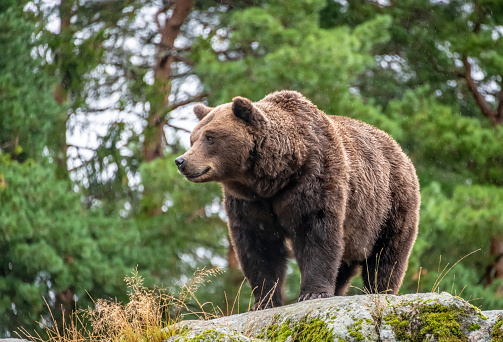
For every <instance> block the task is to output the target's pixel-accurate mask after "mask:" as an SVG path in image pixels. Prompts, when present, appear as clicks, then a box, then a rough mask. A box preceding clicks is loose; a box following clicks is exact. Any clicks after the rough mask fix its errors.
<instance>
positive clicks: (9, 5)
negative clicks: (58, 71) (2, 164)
mask: <svg viewBox="0 0 503 342" xmlns="http://www.w3.org/2000/svg"><path fill="white" fill-rule="evenodd" d="M25 4H26V1H10V0H7V1H2V3H1V4H0V46H2V53H1V54H0V113H1V115H0V151H2V150H3V151H7V152H8V153H10V154H11V155H12V156H13V157H14V158H16V159H19V160H24V159H26V158H28V157H31V158H39V157H40V156H41V155H42V152H43V149H44V147H45V146H47V145H48V144H50V141H49V140H48V136H47V132H48V131H49V130H50V129H51V127H52V126H53V125H54V124H55V123H56V122H58V120H60V119H61V115H60V113H61V109H60V108H58V106H57V105H56V102H55V101H54V99H53V97H52V94H51V88H52V86H53V85H54V81H55V79H54V77H52V76H50V75H48V74H47V73H44V71H43V70H41V67H42V63H43V61H42V59H40V58H37V59H35V58H32V56H31V55H30V54H31V52H32V50H33V49H34V48H35V46H36V45H35V43H34V42H33V39H32V36H33V31H34V30H35V27H36V25H35V22H34V19H33V18H32V16H30V15H29V14H28V13H26V12H23V7H24V5H25Z"/></svg>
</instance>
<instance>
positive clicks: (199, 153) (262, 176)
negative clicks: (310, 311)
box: [176, 91, 420, 308]
mask: <svg viewBox="0 0 503 342" xmlns="http://www.w3.org/2000/svg"><path fill="white" fill-rule="evenodd" d="M194 112H195V113H196V115H197V117H198V118H199V119H200V123H199V124H198V125H197V126H196V128H195V129H194V131H193V132H192V134H191V148H190V149H189V150H188V151H187V153H185V154H184V155H183V156H181V157H179V158H177V160H176V163H177V165H178V166H179V170H180V172H181V173H182V174H183V175H185V176H186V177H187V179H189V180H190V181H193V182H208V181H216V182H219V183H220V184H221V185H222V187H223V192H224V200H225V209H226V212H227V216H228V219H229V230H230V235H231V238H232V241H233V244H234V246H235V249H236V252H237V254H238V258H239V261H240V264H241V267H242V269H243V272H244V274H245V276H246V277H247V279H248V281H249V282H250V284H251V286H252V288H253V289H254V294H255V307H257V308H263V307H269V306H279V305H282V291H281V290H276V291H275V292H274V293H273V295H272V297H271V300H270V301H269V303H267V301H265V302H262V303H261V300H262V299H263V297H264V296H265V294H266V293H267V292H268V291H270V290H271V289H272V288H273V287H274V286H275V284H276V283H277V286H278V288H279V289H281V287H282V284H283V282H284V278H285V271H286V265H287V257H288V248H287V241H290V242H291V244H292V247H293V251H294V254H295V257H296V259H297V261H298V264H299V268H300V272H301V276H302V280H301V286H300V296H299V301H301V300H307V299H313V298H320V297H329V296H333V295H344V294H345V293H346V290H347V287H348V285H349V282H350V280H351V277H353V276H354V275H355V274H357V273H358V272H360V271H361V272H362V277H363V281H364V286H365V287H366V288H367V289H368V290H369V291H372V292H388V293H393V294H396V293H397V292H398V289H399V288H400V286H401V283H402V279H403V276H404V273H405V271H406V269H407V262H408V258H409V254H410V250H411V248H412V245H413V244H414V241H415V239H416V235H417V227H418V221H419V203H420V195H419V183H418V180H417V177H416V173H415V169H414V166H413V165H412V163H411V162H410V160H409V158H408V157H407V156H406V155H405V154H404V153H403V152H402V150H401V149H400V147H399V146H398V144H397V143H396V142H395V141H394V140H393V139H392V138H391V137H390V136H389V135H388V134H386V133H384V132H382V131H380V130H378V129H376V128H374V127H372V126H370V125H367V124H365V123H362V122H359V121H356V120H353V119H350V118H347V117H341V116H326V115H325V114H324V113H323V112H322V111H320V110H319V109H318V108H317V107H316V106H315V105H313V104H312V103H311V102H310V101H309V100H307V99H306V98H305V97H303V96H302V95H301V94H300V93H297V92H293V91H281V92H276V93H272V94H270V95H268V96H266V97H265V98H264V99H262V100H261V101H259V102H256V103H252V102H251V101H250V100H248V99H245V98H242V97H236V98H234V99H233V102H232V103H227V104H223V105H220V106H218V107H216V108H210V107H206V106H204V105H197V106H196V107H195V108H194ZM376 275H377V276H376Z"/></svg>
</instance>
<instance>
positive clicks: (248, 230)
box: [225, 196, 288, 310]
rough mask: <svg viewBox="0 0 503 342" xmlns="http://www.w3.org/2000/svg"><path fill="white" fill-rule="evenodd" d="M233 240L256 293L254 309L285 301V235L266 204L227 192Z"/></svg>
mask: <svg viewBox="0 0 503 342" xmlns="http://www.w3.org/2000/svg"><path fill="white" fill-rule="evenodd" d="M225 205H226V211H227V217H228V219H229V230H230V234H231V239H232V243H233V244H234V247H235V250H236V254H237V257H238V260H239V263H240V265H241V268H242V270H243V273H244V275H245V277H246V278H247V279H248V282H249V283H250V286H251V287H252V290H253V295H254V297H255V304H254V306H253V309H254V310H257V309H266V308H271V307H278V306H281V305H283V296H282V292H283V283H284V279H285V274H286V267H287V262H288V249H287V247H286V244H285V237H284V236H283V235H282V234H281V233H280V232H279V231H276V230H275V229H276V227H275V225H274V220H273V219H272V216H271V214H270V212H269V211H268V210H267V208H266V207H264V205H263V204H261V203H259V202H258V203H257V202H249V201H245V200H241V199H236V198H232V197H230V196H226V198H225Z"/></svg>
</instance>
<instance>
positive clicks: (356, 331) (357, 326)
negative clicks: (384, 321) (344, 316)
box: [348, 318, 365, 342]
mask: <svg viewBox="0 0 503 342" xmlns="http://www.w3.org/2000/svg"><path fill="white" fill-rule="evenodd" d="M353 319H354V320H356V318H353ZM362 323H363V318H361V319H359V320H358V321H357V322H354V323H353V328H349V327H348V332H349V336H351V337H354V338H355V339H356V341H357V342H362V341H364V340H365V337H364V336H363V335H362V334H361V332H360V330H361V329H362Z"/></svg>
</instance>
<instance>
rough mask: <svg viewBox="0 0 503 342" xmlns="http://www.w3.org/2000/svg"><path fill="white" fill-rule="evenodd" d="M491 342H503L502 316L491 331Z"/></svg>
mask: <svg viewBox="0 0 503 342" xmlns="http://www.w3.org/2000/svg"><path fill="white" fill-rule="evenodd" d="M491 342H503V320H502V319H501V316H499V317H498V320H497V321H496V323H495V324H494V326H493V329H492V330H491Z"/></svg>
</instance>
